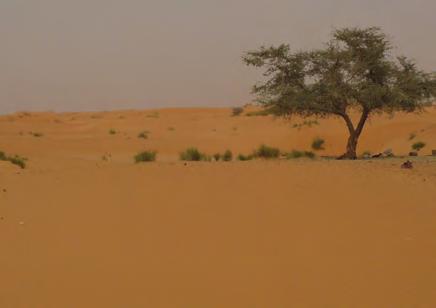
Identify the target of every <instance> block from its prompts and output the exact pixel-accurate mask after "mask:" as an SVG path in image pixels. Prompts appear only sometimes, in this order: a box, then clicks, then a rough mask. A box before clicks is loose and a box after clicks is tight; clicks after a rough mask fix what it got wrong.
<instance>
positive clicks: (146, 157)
mask: <svg viewBox="0 0 436 308" xmlns="http://www.w3.org/2000/svg"><path fill="white" fill-rule="evenodd" d="M156 155H157V152H156V151H144V152H140V153H138V154H136V155H135V157H134V160H135V163H141V162H150V161H155V160H156Z"/></svg>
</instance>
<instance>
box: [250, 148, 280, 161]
mask: <svg viewBox="0 0 436 308" xmlns="http://www.w3.org/2000/svg"><path fill="white" fill-rule="evenodd" d="M279 155H280V150H279V149H278V148H273V147H269V146H267V145H264V144H262V145H261V146H260V147H259V148H258V149H257V150H256V151H254V156H255V157H259V158H266V159H270V158H278V157H279Z"/></svg>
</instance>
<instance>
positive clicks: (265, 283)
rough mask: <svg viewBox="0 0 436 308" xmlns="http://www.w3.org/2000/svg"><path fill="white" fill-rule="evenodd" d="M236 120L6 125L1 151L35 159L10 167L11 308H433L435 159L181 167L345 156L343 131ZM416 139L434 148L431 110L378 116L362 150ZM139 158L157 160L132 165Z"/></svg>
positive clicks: (212, 112)
mask: <svg viewBox="0 0 436 308" xmlns="http://www.w3.org/2000/svg"><path fill="white" fill-rule="evenodd" d="M229 113H230V111H229V110H228V109H185V110H180V109H179V110H159V111H126V112H107V113H77V114H52V113H45V114H16V115H8V116H2V117H0V149H2V150H4V151H7V152H10V153H12V154H13V153H18V154H20V155H24V156H26V157H28V158H29V162H28V168H27V169H25V170H21V169H18V168H16V167H15V166H12V165H10V164H9V163H5V162H0V243H1V250H0V307H2V308H3V307H5V308H9V307H13V308H15V307H23V308H24V307H25V308H27V307H42V308H50V307H56V308H57V307H67V308H69V307H435V306H436V295H435V294H436V236H435V234H436V160H435V159H431V158H420V159H417V160H416V162H415V166H416V167H415V168H414V169H413V170H402V169H400V168H399V165H400V164H401V162H402V161H403V160H401V159H389V160H382V161H355V162H350V161H320V160H316V161H306V160H299V161H298V160H297V161H270V162H265V161H251V162H232V163H188V164H187V165H184V164H183V163H181V162H177V155H178V152H179V151H181V150H183V149H184V148H186V147H187V146H190V145H194V146H198V147H200V148H201V149H202V150H204V151H206V152H209V153H210V154H212V153H214V152H216V151H223V150H225V149H226V148H229V149H231V150H233V151H234V152H235V153H237V152H246V153H248V152H250V151H251V150H252V149H253V148H255V147H256V146H257V145H259V144H260V143H262V142H265V143H268V144H271V145H275V146H279V147H280V148H282V149H283V150H291V149H293V148H296V149H309V148H310V143H311V141H312V139H313V137H315V136H321V137H323V138H325V139H326V141H327V148H326V151H325V153H324V154H326V155H331V154H338V153H340V152H342V150H343V147H344V142H345V131H344V126H343V124H342V123H341V122H340V121H339V120H334V119H333V120H321V121H319V122H320V125H316V126H314V127H312V128H308V127H305V128H302V129H301V130H298V129H296V128H292V125H293V124H294V123H301V120H299V119H294V120H293V122H292V123H289V122H284V121H282V120H274V119H271V118H269V117H246V116H241V117H231V116H229ZM170 127H172V128H173V129H169V128H170ZM110 129H115V130H117V132H118V133H117V134H115V135H110V134H109V133H108V132H109V130H110ZM143 130H148V131H150V135H149V139H147V140H144V139H139V138H137V135H138V133H139V132H140V131H143ZM20 132H21V134H20ZM29 132H40V133H43V134H44V135H43V136H42V137H34V136H32V135H30V134H29ZM412 132H414V133H416V135H417V137H415V139H414V141H416V140H422V141H425V142H426V143H427V144H428V146H427V147H426V148H425V149H424V152H425V151H426V153H428V152H429V150H430V149H431V148H436V110H429V111H428V112H427V113H425V114H423V115H421V116H419V117H418V116H416V115H400V116H398V117H395V118H394V119H388V118H385V117H382V118H374V119H373V120H372V122H371V123H370V125H369V126H368V129H367V130H366V131H365V135H364V136H363V139H362V142H361V147H360V149H361V151H363V150H371V151H374V152H375V151H382V150H384V149H386V148H392V149H393V150H394V152H395V153H398V154H404V153H406V152H407V151H409V149H410V145H411V143H412V142H413V141H410V140H408V139H409V135H410V133H412ZM143 149H156V150H158V151H159V161H158V162H156V163H151V164H142V165H134V164H133V162H132V157H133V155H134V154H135V153H136V152H137V151H140V150H143ZM108 153H110V154H111V159H110V160H109V161H103V160H102V159H101V158H102V155H105V154H106V155H108Z"/></svg>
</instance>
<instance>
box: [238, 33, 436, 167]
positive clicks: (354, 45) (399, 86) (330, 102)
mask: <svg viewBox="0 0 436 308" xmlns="http://www.w3.org/2000/svg"><path fill="white" fill-rule="evenodd" d="M392 49H393V48H392V44H391V42H390V41H389V40H388V38H387V36H386V35H385V34H384V33H383V32H382V31H381V30H380V29H379V28H375V27H372V28H364V29H360V28H345V29H340V30H336V31H334V32H333V35H332V38H331V40H330V41H329V42H328V43H327V44H326V45H325V47H324V48H323V49H319V50H311V51H299V52H291V50H290V47H289V45H280V46H278V47H274V46H273V47H269V48H265V47H261V48H260V49H259V50H257V51H250V52H247V53H246V54H245V55H244V57H243V60H244V62H245V63H246V64H247V65H249V66H254V67H258V68H263V69H264V76H265V78H266V81H265V82H263V83H261V84H258V85H255V86H254V88H253V92H254V93H255V94H257V96H258V102H260V103H261V104H262V105H263V106H264V107H266V108H268V109H269V110H270V111H271V112H272V113H274V114H277V115H281V116H291V115H299V116H302V117H309V116H316V117H330V116H337V117H340V118H342V119H343V120H344V121H345V124H346V126H347V128H348V132H349V138H348V142H347V148H346V152H345V154H343V155H342V156H341V157H340V158H346V159H355V158H356V148H357V143H358V140H359V137H360V135H361V134H362V131H363V128H364V126H365V123H366V121H367V120H368V118H369V117H370V116H371V115H373V114H375V113H382V112H387V113H394V112H396V111H403V112H414V111H419V110H422V108H424V106H426V105H428V104H430V103H431V101H432V99H434V97H435V96H436V95H435V94H436V78H435V74H431V73H425V72H423V71H421V70H419V69H418V68H417V67H416V65H415V63H414V62H413V61H411V60H409V59H408V58H406V57H393V55H392ZM356 112H358V113H359V118H358V119H357V121H355V122H353V120H352V117H351V114H354V113H356Z"/></svg>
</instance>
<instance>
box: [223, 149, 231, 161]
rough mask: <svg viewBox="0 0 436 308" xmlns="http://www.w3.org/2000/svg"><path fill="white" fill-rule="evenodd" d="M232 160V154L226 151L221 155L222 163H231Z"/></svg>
mask: <svg viewBox="0 0 436 308" xmlns="http://www.w3.org/2000/svg"><path fill="white" fill-rule="evenodd" d="M232 159H233V153H232V151H230V150H227V151H225V152H224V154H223V161H231V160H232Z"/></svg>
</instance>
